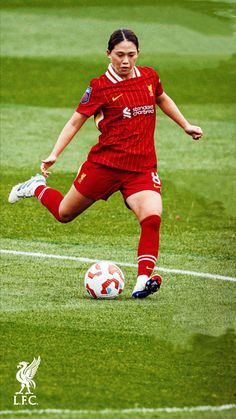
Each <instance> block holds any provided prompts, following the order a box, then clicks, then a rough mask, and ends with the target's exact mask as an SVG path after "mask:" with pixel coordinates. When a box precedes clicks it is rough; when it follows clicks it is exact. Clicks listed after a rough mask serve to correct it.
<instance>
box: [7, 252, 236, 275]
mask: <svg viewBox="0 0 236 419" xmlns="http://www.w3.org/2000/svg"><path fill="white" fill-rule="evenodd" d="M0 253H3V254H10V255H16V256H29V257H36V258H48V259H61V260H73V261H75V262H84V263H96V262H101V260H98V259H89V258H82V257H76V256H64V255H53V254H50V253H39V252H21V251H18V250H6V249H0ZM110 262H112V263H115V264H116V265H119V266H127V267H129V268H137V265H136V264H134V263H126V262H118V261H114V260H113V261H110ZM154 270H156V271H160V272H167V273H174V274H179V275H189V276H196V277H198V278H208V279H219V280H221V281H232V282H236V278H235V277H232V276H223V275H217V274H209V273H207V272H194V271H186V270H182V269H170V268H161V267H159V266H158V267H155V268H154Z"/></svg>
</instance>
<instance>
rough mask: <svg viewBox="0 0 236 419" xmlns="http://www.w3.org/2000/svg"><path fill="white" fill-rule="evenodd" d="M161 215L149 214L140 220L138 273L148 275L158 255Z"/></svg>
mask: <svg viewBox="0 0 236 419" xmlns="http://www.w3.org/2000/svg"><path fill="white" fill-rule="evenodd" d="M160 224H161V217H160V216H159V215H150V216H149V217H146V218H144V220H143V221H141V223H140V225H141V235H140V240H139V246H138V275H148V276H150V275H151V273H152V271H153V269H154V266H155V263H156V260H157V256H158V249H159V239H160Z"/></svg>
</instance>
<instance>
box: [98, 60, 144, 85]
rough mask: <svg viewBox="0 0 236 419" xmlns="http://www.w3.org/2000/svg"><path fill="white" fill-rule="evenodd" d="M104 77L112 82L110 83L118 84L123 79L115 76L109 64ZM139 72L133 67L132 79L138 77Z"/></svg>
mask: <svg viewBox="0 0 236 419" xmlns="http://www.w3.org/2000/svg"><path fill="white" fill-rule="evenodd" d="M105 75H106V76H107V78H108V79H109V80H110V81H112V83H118V82H120V81H124V79H122V78H121V77H120V76H118V74H116V72H115V71H114V69H113V67H112V65H111V63H110V64H109V66H108V69H107V71H106V73H105ZM140 76H141V74H140V71H139V69H138V68H137V67H136V66H135V67H134V70H133V78H134V77H140Z"/></svg>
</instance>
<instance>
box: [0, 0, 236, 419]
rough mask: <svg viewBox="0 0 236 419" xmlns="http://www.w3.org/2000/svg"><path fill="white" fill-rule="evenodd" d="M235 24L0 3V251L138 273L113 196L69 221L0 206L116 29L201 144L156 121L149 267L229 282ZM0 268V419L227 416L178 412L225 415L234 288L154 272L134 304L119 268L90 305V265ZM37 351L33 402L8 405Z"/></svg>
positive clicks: (88, 138) (173, 4)
mask: <svg viewBox="0 0 236 419" xmlns="http://www.w3.org/2000/svg"><path fill="white" fill-rule="evenodd" d="M235 14H236V11H235V2H234V1H226V0H225V1H223V0H221V1H217V0H216V1H213V0H211V1H210V0H196V1H195V0H188V1H187V0H180V1H174V0H166V1H164V0H160V1H145V2H144V1H141V0H136V1H133V0H130V1H129V2H127V1H123V0H120V1H119V2H118V1H116V0H114V1H112V2H110V1H108V0H106V1H95V0H91V1H88V2H85V1H84V0H83V1H82V0H77V1H76V0H68V1H64V0H57V1H53V0H7V1H6V0H3V1H2V10H1V15H2V19H1V23H2V25H1V26H2V49H1V55H2V57H1V70H2V77H1V78H2V96H1V104H2V112H1V177H2V182H1V249H7V250H16V251H24V252H34V253H38V252H40V253H46V254H55V255H64V256H75V257H81V258H83V257H85V258H91V259H98V260H99V259H110V260H116V261H120V262H121V263H125V262H126V263H133V264H135V263H136V249H137V243H138V238H139V226H138V224H137V221H136V219H135V217H134V216H133V214H132V213H131V212H130V211H129V210H128V209H126V207H125V206H124V204H123V200H122V197H121V196H120V194H119V193H117V194H115V195H114V196H112V197H111V198H110V199H109V201H108V202H107V203H104V202H98V203H96V204H95V205H94V206H93V207H92V208H90V209H89V210H88V211H87V212H85V213H84V214H82V215H81V216H80V217H79V218H78V219H77V220H75V221H74V222H72V223H71V224H67V225H60V224H59V223H57V222H56V221H55V220H54V219H53V218H52V216H51V215H50V214H49V213H48V212H47V211H46V210H45V209H44V208H43V207H42V206H40V204H39V203H38V202H37V201H36V200H34V199H30V200H26V201H24V202H21V203H19V204H16V205H14V206H10V205H9V204H8V203H7V197H8V193H9V191H10V189H11V187H12V185H14V184H16V183H18V182H20V181H22V180H25V179H27V178H28V177H30V176H31V175H33V174H35V173H36V172H37V171H38V170H39V165H40V161H41V159H42V158H44V157H46V156H47V154H48V153H49V152H50V150H51V148H52V146H53V144H54V142H55V140H56V138H57V135H58V133H59V132H60V130H61V128H62V127H63V125H64V124H65V122H66V121H67V119H68V118H69V117H70V115H71V114H72V112H73V111H74V109H75V107H76V106H77V103H78V102H79V101H80V98H81V96H82V94H83V93H84V90H85V88H86V87H87V85H88V83H89V80H90V79H91V78H92V77H95V76H97V75H99V74H102V73H103V72H104V71H105V69H106V66H107V59H106V57H105V49H106V45H107V40H108V38H109V35H110V33H111V32H112V31H113V30H115V29H117V28H119V27H129V28H131V29H133V30H134V31H135V32H137V34H138V35H139V38H140V43H141V54H140V57H139V61H138V63H139V64H140V65H149V66H153V67H154V68H156V69H157V70H158V72H159V73H160V75H161V79H162V82H163V85H164V87H165V90H166V92H167V93H168V94H170V96H171V97H172V98H173V99H174V100H175V101H176V103H177V104H178V105H179V107H180V109H181V110H182V111H183V113H184V115H185V116H186V117H187V118H188V119H189V120H190V121H191V122H192V123H194V124H197V125H200V126H201V127H202V129H203V131H204V134H205V135H204V138H203V139H202V140H201V141H200V142H194V141H192V140H191V138H189V137H187V136H186V135H185V134H184V132H183V131H182V130H181V129H180V128H179V127H178V126H176V125H175V124H174V123H173V122H172V121H170V120H169V119H168V118H167V117H166V116H164V115H163V114H162V113H161V111H158V116H157V119H158V122H157V130H156V147H157V155H158V160H159V173H160V176H161V178H162V181H163V202H164V213H163V221H162V230H161V249H160V257H159V261H158V265H159V266H160V267H164V268H172V269H179V270H188V271H195V272H207V273H211V274H218V275H223V276H228V277H235V276H236V275H235V245H234V237H235V219H236V218H235V200H234V194H233V192H234V190H235V134H236V129H235V90H236V89H235V68H236V60H235V38H234V33H233V17H234V16H235ZM96 139H97V130H96V128H95V126H94V123H93V121H92V120H89V121H88V122H87V124H86V125H85V126H84V127H83V128H82V130H81V132H80V133H79V135H78V136H77V137H76V138H75V139H74V141H73V142H72V143H71V144H70V146H69V147H68V149H67V150H66V151H65V152H64V154H63V155H62V156H61V157H60V159H59V161H58V163H57V164H56V165H55V167H53V169H52V175H51V177H50V178H49V184H50V185H51V186H53V187H55V188H58V189H60V190H61V191H62V192H63V193H65V192H66V191H67V190H68V188H69V187H70V184H71V183H72V181H73V179H74V177H75V174H76V172H77V169H78V167H79V165H80V164H81V163H82V162H83V161H84V159H85V158H86V155H87V153H88V151H89V149H90V147H91V146H92V144H94V143H95V142H96ZM1 266H2V294H1V310H2V315H1V321H2V327H1V352H2V355H3V356H2V361H1V384H2V385H1V407H0V411H1V414H2V415H3V417H7V418H11V419H12V418H15V417H20V418H25V417H28V416H26V415H27V414H28V413H29V412H31V415H30V417H31V418H33V419H36V418H38V417H43V418H44V417H45V418H52V419H56V418H58V417H63V418H65V419H67V418H71V417H73V418H74V417H83V418H85V417H86V418H88V417H89V418H90V417H91V418H104V417H105V418H109V419H110V418H143V417H147V418H159V419H167V418H173V419H188V418H190V419H202V418H203V419H213V418H214V419H215V418H216V419H223V418H224V419H225V418H226V419H232V418H234V417H235V408H231V409H228V410H222V411H220V410H219V411H211V410H206V411H198V410H193V411H190V410H186V411H184V410H183V407H188V408H191V407H196V408H198V407H199V406H224V405H235V404H236V402H235V400H236V388H235V368H236V362H235V361H236V357H235V354H236V351H235V282H232V281H222V280H219V279H207V278H200V277H194V276H192V275H187V274H177V273H176V274H175V273H171V272H167V273H165V274H164V275H163V277H164V282H163V286H162V289H161V291H160V292H159V293H158V295H154V296H152V297H150V298H148V299H146V300H145V301H133V300H132V299H131V298H130V295H131V291H132V287H133V285H134V283H135V279H136V278H135V276H136V268H132V267H122V270H123V272H124V274H125V278H126V287H125V290H124V292H123V294H122V295H121V296H120V298H119V299H117V300H115V301H95V300H92V299H90V298H89V296H88V295H87V294H86V292H85V289H84V286H83V277H84V274H85V272H86V270H87V269H88V266H89V264H88V263H82V262H78V261H73V260H59V259H49V258H37V257H26V256H19V255H13V254H2V255H1ZM39 355H40V357H41V364H40V366H39V369H38V372H37V375H36V376H35V381H36V389H35V395H36V397H37V402H38V405H37V406H14V405H13V396H14V394H15V392H16V391H19V388H20V387H19V383H18V381H17V380H16V372H17V364H18V363H19V362H21V361H23V360H25V361H29V362H31V361H32V359H33V357H38V356H39ZM24 408H25V409H28V411H27V412H26V413H20V410H22V409H24ZM142 408H145V409H146V410H143V411H142ZM166 408H179V409H180V410H179V411H178V410H177V409H176V411H174V410H171V411H169V412H168V410H166ZM33 409H36V410H37V411H36V412H32V410H33ZM46 409H58V410H57V411H56V412H54V413H52V412H51V413H46V412H45V410H46ZM124 409H131V410H124ZM135 409H137V410H135ZM148 409H149V410H148ZM158 409H159V410H158ZM160 409H162V410H160ZM181 409H182V410H181ZM40 410H42V412H41V414H40V416H39V413H40V412H39V411H40ZM76 411H77V413H76ZM83 411H84V413H83ZM16 415H17V416H16Z"/></svg>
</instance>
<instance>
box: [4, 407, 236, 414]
mask: <svg viewBox="0 0 236 419" xmlns="http://www.w3.org/2000/svg"><path fill="white" fill-rule="evenodd" d="M235 408H236V404H223V405H222V406H193V407H160V408H145V407H141V408H134V409H114V410H113V409H104V410H70V409H32V410H30V409H24V410H1V411H0V415H33V414H38V415H43V414H48V415H50V414H51V415H93V414H100V415H110V414H118V415H121V414H126V415H128V414H135V413H143V414H145V415H146V414H148V413H179V412H180V413H189V412H222V411H224V410H231V409H235Z"/></svg>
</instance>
